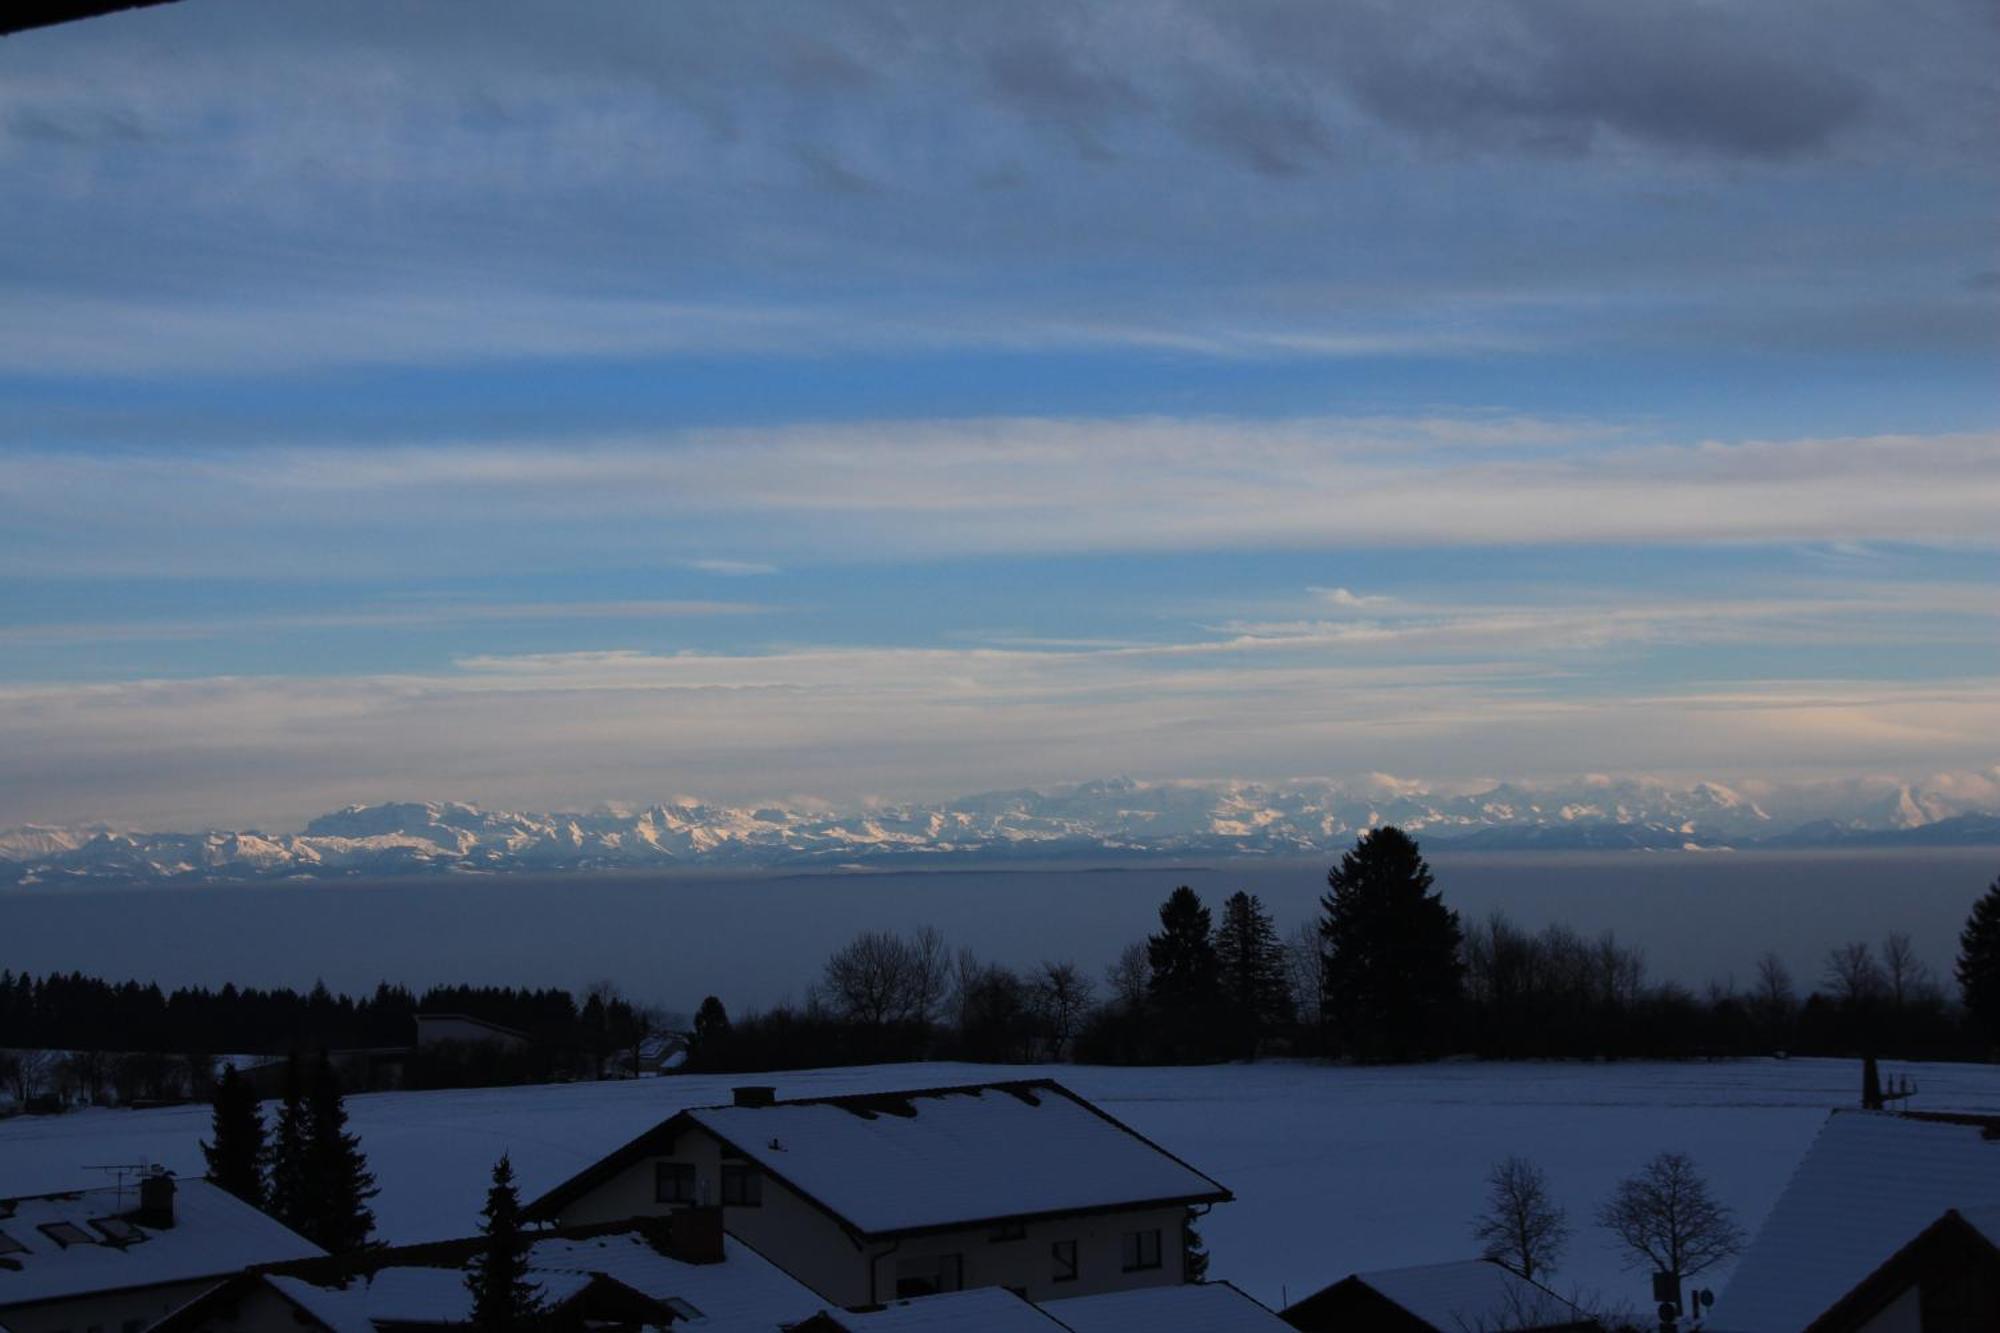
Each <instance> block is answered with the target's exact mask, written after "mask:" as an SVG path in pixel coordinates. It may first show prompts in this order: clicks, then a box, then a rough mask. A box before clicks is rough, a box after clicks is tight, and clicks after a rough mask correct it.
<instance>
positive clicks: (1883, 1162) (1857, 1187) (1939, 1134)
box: [1709, 1111, 2000, 1333]
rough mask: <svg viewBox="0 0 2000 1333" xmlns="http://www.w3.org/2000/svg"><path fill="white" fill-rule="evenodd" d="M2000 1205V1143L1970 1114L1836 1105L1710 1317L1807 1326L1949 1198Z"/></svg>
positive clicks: (1955, 1204) (1728, 1322)
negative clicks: (1940, 1118) (1924, 1115)
mask: <svg viewBox="0 0 2000 1333" xmlns="http://www.w3.org/2000/svg"><path fill="white" fill-rule="evenodd" d="M1996 1203H2000V1143H1997V1142H1993V1141H1990V1140H1987V1139H1986V1138H1984V1137H1983V1134H1982V1130H1981V1128H1980V1127H1979V1126H1978V1125H1974V1124H1941V1123H1933V1122H1930V1121H1925V1120H1918V1119H1912V1118H1910V1117H1907V1116H1900V1115H1895V1114H1891V1113H1888V1112H1882V1111H1836V1112H1834V1113H1833V1114H1832V1115H1831V1116H1829V1117H1828V1118H1827V1122H1826V1124H1825V1125H1824V1126H1822V1127H1821V1129H1820V1132H1819V1136H1818V1137H1817V1138H1815V1139H1814V1140H1813V1143H1812V1146H1811V1147H1810V1148H1808V1149H1807V1150H1806V1155H1805V1158H1804V1160H1803V1161H1801V1162H1800V1163H1799V1166H1798V1169H1797V1170H1796V1171H1794V1172H1793V1173H1792V1179H1791V1183H1790V1184H1788V1185H1787V1186H1786V1187H1785V1192H1784V1193H1783V1194H1781V1195H1779V1196H1778V1202H1777V1203H1776V1204H1774V1205H1773V1206H1772V1208H1771V1214H1770V1216H1769V1217H1768V1218H1766V1219H1765V1221H1764V1225H1763V1228H1762V1229H1761V1230H1760V1231H1758V1233H1757V1237H1756V1239H1755V1240H1753V1241H1752V1242H1751V1243H1750V1246H1749V1248H1748V1249H1746V1250H1745V1251H1744V1252H1743V1258H1742V1260H1741V1262H1739V1263H1738V1265H1737V1267H1736V1273H1735V1276H1734V1277H1733V1278H1732V1279H1731V1280H1730V1283H1729V1286H1728V1288H1727V1289H1726V1290H1724V1292H1723V1293H1722V1296H1721V1298H1720V1299H1719V1300H1717V1302H1716V1305H1715V1314H1714V1316H1713V1317H1712V1318H1711V1320H1710V1322H1709V1326H1710V1327H1711V1328H1713V1329H1716V1330H1727V1331H1728V1333H1781V1331H1782V1333H1791V1331H1792V1330H1796V1329H1801V1328H1804V1327H1805V1326H1806V1325H1807V1324H1809V1323H1811V1322H1812V1321H1813V1320H1814V1319H1816V1318H1818V1317H1819V1315H1820V1314H1821V1313H1822V1312H1824V1311H1825V1310H1826V1309H1828V1308H1829V1307H1830V1306H1832V1305H1833V1303H1834V1302H1835V1301H1837V1300H1839V1299H1840V1298H1841V1297H1842V1296H1843V1295H1845V1294H1846V1293H1847V1292H1848V1291H1849V1290H1850V1289H1851V1288H1852V1287H1853V1286H1854V1285H1855V1284H1856V1283H1857V1282H1859V1281H1861V1279H1862V1278H1864V1277H1866V1276H1867V1275H1868V1274H1870V1273H1872V1272H1874V1271H1875V1270H1876V1269H1877V1268H1879V1267H1880V1266H1881V1265H1882V1263H1883V1262H1884V1261H1885V1260H1887V1259H1888V1258H1889V1256H1890V1255H1892V1254H1894V1253H1895V1252H1896V1251H1897V1250H1899V1249H1901V1248H1902V1247H1903V1246H1904V1245H1906V1244H1908V1243H1909V1242H1910V1241H1911V1240H1912V1239H1913V1238H1914V1237H1915V1236H1916V1235H1917V1234H1918V1233H1919V1232H1921V1231H1922V1230H1923V1229H1924V1228H1925V1227H1927V1226H1929V1225H1930V1224H1931V1223H1933V1222H1935V1221H1937V1220H1938V1218H1939V1217H1941V1216H1943V1215H1944V1213H1945V1210H1947V1209H1950V1208H1960V1209H1965V1208H1968V1207H1970V1208H1976V1209H1980V1210H1981V1211H1982V1213H1983V1212H1984V1210H1985V1209H1987V1208H1988V1207H1989V1206H1991V1205H1994V1204H1996Z"/></svg>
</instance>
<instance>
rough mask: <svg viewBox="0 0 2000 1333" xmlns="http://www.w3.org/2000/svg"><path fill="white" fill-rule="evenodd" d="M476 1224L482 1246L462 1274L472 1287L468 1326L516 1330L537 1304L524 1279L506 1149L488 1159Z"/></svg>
mask: <svg viewBox="0 0 2000 1333" xmlns="http://www.w3.org/2000/svg"><path fill="white" fill-rule="evenodd" d="M481 1216H482V1217H483V1218H484V1219H485V1221H484V1222H483V1223H482V1224H481V1226H480V1230H481V1231H482V1232H484V1233H485V1236H486V1248H485V1249H484V1250H483V1251H482V1252H481V1253H480V1255H479V1256H478V1257H477V1258H475V1259H474V1260H473V1261H472V1264H471V1266H470V1270H469V1271H468V1272H467V1273H466V1275H465V1285H466V1288H467V1289H468V1290H469V1291H471V1292H472V1326H473V1327H474V1328H476V1329H479V1330H480V1333H520V1330H522V1329H525V1328H528V1327H530V1326H531V1325H532V1324H533V1323H534V1321H535V1316H536V1315H537V1314H538V1313H539V1312H540V1309H541V1288H540V1287H539V1286H537V1285H536V1284H535V1283H533V1282H530V1281H529V1280H528V1246H527V1242H526V1241H524V1240H523V1239H522V1237H521V1196H520V1194H519V1192H518V1191H516V1189H515V1188H514V1163H513V1162H512V1161H511V1160H509V1158H508V1156H507V1154H505V1153H502V1154H501V1155H500V1160H499V1161H497V1162H495V1163H494V1164H493V1184H492V1186H491V1188H489V1189H488V1190H487V1191H486V1207H485V1209H484V1211H483V1212H482V1213H481Z"/></svg>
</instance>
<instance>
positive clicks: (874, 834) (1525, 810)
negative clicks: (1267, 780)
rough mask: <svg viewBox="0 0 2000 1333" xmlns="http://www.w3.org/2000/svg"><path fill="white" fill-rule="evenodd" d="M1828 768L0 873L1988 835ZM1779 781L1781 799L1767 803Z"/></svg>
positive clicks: (1175, 801)
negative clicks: (1818, 772)
mask: <svg viewBox="0 0 2000 1333" xmlns="http://www.w3.org/2000/svg"><path fill="white" fill-rule="evenodd" d="M1952 785H1953V787H1954V788H1955V790H1950V791H1947V790H1940V789H1926V788H1922V787H1910V786H1892V787H1883V786H1879V785H1869V784H1847V785H1843V786H1841V787H1839V788H1837V789H1826V788H1821V789H1817V791H1816V793H1815V794H1814V795H1812V796H1810V797H1802V796H1799V795H1798V794H1796V793H1793V794H1790V795H1787V796H1783V797H1782V798H1781V797H1780V796H1778V795H1776V794H1774V795H1773V796H1767V797H1765V798H1764V800H1763V803H1762V804H1760V802H1759V801H1757V800H1752V799H1750V798H1749V797H1748V796H1745V795H1743V794H1742V793H1740V792H1738V791H1736V790H1732V789H1731V788H1729V787H1726V786H1723V785H1722V784H1720V783H1715V782H1696V783H1692V784H1687V785H1671V784H1667V783H1662V782H1656V781H1649V780H1626V779H1609V778H1586V779H1581V780H1579V781H1576V782H1573V783H1568V784H1560V785H1551V786H1525V785H1518V784H1512V783H1502V784H1500V785H1497V786H1494V787H1491V788H1488V789H1486V790H1482V791H1477V792H1472V793H1470V794H1450V793H1445V792H1438V791H1434V790H1431V789H1429V788H1427V787H1425V786H1423V785H1422V784H1419V783H1414V782H1405V781H1399V780H1396V779H1390V778H1373V779H1368V780H1365V781H1361V782H1354V783H1343V782H1334V781H1323V780H1320V781H1300V782H1288V783H1282V784H1257V783H1247V782H1135V781H1133V780H1131V779H1129V778H1114V779H1109V780H1103V781H1096V782H1085V783H1079V784H1076V785H1073V786H1065V787H1060V788H1054V789H1051V790H1048V791H1034V790H1025V789H1024V790H1018V791H1000V792H987V793H983V794H980V795H976V796H967V797H963V798H960V799H958V800H954V801H947V802H943V803H938V804H909V805H881V806H870V807H868V808H866V809H861V810H853V811H847V812H830V811H828V810H827V809H825V808H822V807H808V806H803V805H798V806H758V807H732V806H722V805H711V804H706V803H703V802H699V801H688V800H681V801H674V802H671V803H667V804H660V805H649V806H646V807H644V808H641V809H627V808H610V809H603V810H598V811H594V812H590V813H560V814H533V813H525V812H520V811H505V810H485V809H481V808H479V807H477V806H472V805H464V804H458V803H453V802H422V803H417V802H398V803H393V804H386V805H354V806H348V807H347V808H345V809H342V810H337V811H334V812H333V813H331V814H326V815H321V816H320V817H318V818H317V819H314V820H312V821H311V822H310V823H308V824H307V825H306V827H305V829H304V831H302V832H299V833H281V834H265V833H255V832H205V833H139V832H129V831H121V830H115V829H109V828H55V827H48V826H39V825H37V826H29V827H25V828H17V829H12V830H8V831H5V832H0V883H15V884H54V883H61V882H65V881H76V880H99V881H101V880H121V881H135V880H136V881H161V880H164V881H204V880H244V879H282V878H292V877H333V876H362V875H390V874H404V873H412V872H425V871H458V872H488V873H500V872H506V871H567V870H592V869H617V868H624V869H644V868H665V867H676V866H685V867H717V868H721V867H766V866H811V865H822V866H844V865H854V866H881V865H893V864H896V863H905V864H911V863H915V864H923V863H936V862H942V861H951V860H958V861H1016V860H1024V859H1039V860H1054V859H1098V860H1104V859H1137V858H1143V857H1161V856H1165V857H1178V858H1189V857H1231V856H1260V857H1282V856H1319V855H1325V854H1328V853H1331V852H1335V851H1338V850H1339V849H1340V848H1342V847H1344V846H1346V845H1347V844H1349V843H1350V842H1352V840H1353V838H1354V837H1355V835H1356V834H1357V833H1359V832H1360V831H1362V830H1364V829H1368V828H1372V827H1375V826H1377V825H1382V824H1396V825H1400V826H1401V827H1403V828H1405V829H1408V830H1410V831H1412V832H1414V833H1416V834H1417V835H1418V836H1419V837H1420V838H1422V840H1423V841H1424V843H1425V845H1426V846H1427V847H1430V848H1432V849H1434V850H1449V849H1477V850H1507V849H1541V850H1557V849H1574V848H1630V849H1647V850H1696V849H1704V850H1705V849H1717V848H1734V847H1756V846H1783V847H1808V846H1857V845H1878V844H1885V843H1887V844H1896V843H1917V844H1928V845H2000V815H1996V814H1995V813H1993V810H1992V808H1991V805H1990V803H1989V804H1987V805H1981V804H1979V803H1978V802H1979V800H1980V798H1982V797H1984V796H1986V795H1987V794H1988V792H1989V790H1990V789H1991V788H1992V784H1991V783H1990V782H1989V780H1988V778H1987V777H1986V775H1979V776H1978V777H1977V778H1976V780H1975V782H1974V784H1973V786H1972V789H1971V790H1970V792H1968V791H1967V790H1966V789H1965V785H1964V784H1962V783H1961V784H1952ZM1780 799H1782V800H1783V805H1782V807H1780V808H1782V809H1783V810H1784V813H1782V814H1776V815H1774V814H1773V813H1772V811H1771V809H1770V808H1767V807H1771V806H1773V805H1774V804H1775V803H1776V802H1777V801H1779V800H1780Z"/></svg>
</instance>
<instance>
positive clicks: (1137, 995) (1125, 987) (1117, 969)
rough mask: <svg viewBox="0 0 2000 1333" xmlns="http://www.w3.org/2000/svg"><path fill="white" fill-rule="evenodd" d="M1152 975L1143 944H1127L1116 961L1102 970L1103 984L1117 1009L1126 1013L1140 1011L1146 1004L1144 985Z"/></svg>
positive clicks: (1151, 968)
mask: <svg viewBox="0 0 2000 1333" xmlns="http://www.w3.org/2000/svg"><path fill="white" fill-rule="evenodd" d="M1152 975H1153V967H1152V964H1151V963H1150V962H1148V961H1147V959H1146V946H1145V945H1144V944H1138V943H1134V944H1128V945H1126V946H1125V950H1124V952H1123V953H1121V954H1119V955H1118V961H1116V962H1114V963H1113V964H1111V966H1110V967H1108V968H1106V969H1105V970H1104V980H1105V984H1106V985H1108V986H1110V988H1111V994H1112V997H1113V998H1114V1000H1115V1001H1116V1003H1117V1005H1118V1007H1119V1008H1121V1009H1124V1010H1125V1011H1126V1012H1128V1013H1130V1012H1134V1011H1136V1010H1139V1009H1142V1008H1144V1007H1145V1004H1146V983H1147V982H1148V981H1149V980H1150V979H1151V977H1152Z"/></svg>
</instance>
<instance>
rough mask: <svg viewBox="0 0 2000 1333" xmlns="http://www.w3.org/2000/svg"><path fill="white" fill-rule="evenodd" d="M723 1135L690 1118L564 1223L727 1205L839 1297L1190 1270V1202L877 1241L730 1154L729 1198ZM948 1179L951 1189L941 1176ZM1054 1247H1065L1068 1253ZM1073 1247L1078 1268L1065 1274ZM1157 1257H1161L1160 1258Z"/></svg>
mask: <svg viewBox="0 0 2000 1333" xmlns="http://www.w3.org/2000/svg"><path fill="white" fill-rule="evenodd" d="M725 1151H726V1150H725V1149H724V1147H723V1145H722V1144H721V1143H720V1142H719V1141H718V1140H717V1139H715V1138H714V1137H713V1136H711V1135H709V1134H707V1133H706V1132H704V1131H702V1130H701V1129H699V1128H698V1127H694V1126H689V1127H688V1128H687V1129H686V1130H685V1131H683V1133H682V1134H681V1135H680V1137H679V1139H678V1140H677V1141H676V1142H675V1143H674V1145H673V1147H672V1150H671V1151H668V1152H663V1153H661V1154H659V1155H657V1156H649V1157H646V1158H644V1159H642V1160H640V1161H637V1162H634V1163H631V1164H630V1165H628V1166H626V1167H625V1168H624V1169H623V1170H622V1171H620V1172H619V1173H618V1174H617V1175H615V1176H614V1177H612V1178H611V1179H609V1180H607V1181H606V1182H604V1183H603V1184H601V1185H600V1186H598V1187H597V1188H596V1189H594V1190H592V1191H591V1192H590V1193H589V1194H587V1195H585V1196H584V1197H582V1198H580V1199H578V1200H576V1201H575V1202H574V1203H573V1204H571V1205H570V1206H569V1207H567V1208H565V1209H564V1210H563V1211H562V1212H561V1213H560V1214H559V1218H558V1220H559V1221H560V1223H561V1224H562V1225H563V1226H581V1225H589V1224H592V1223H599V1222H611V1221H617V1220H620V1219H623V1218H627V1217H634V1216H649V1215H652V1216H658V1215H664V1214H666V1213H669V1212H671V1211H672V1210H673V1209H674V1208H675V1207H676V1206H680V1205H681V1204H682V1203H683V1202H685V1203H696V1202H711V1203H720V1204H721V1207H722V1215H723V1226H724V1228H725V1229H726V1230H727V1231H728V1232H729V1234H730V1235H732V1236H736V1237H738V1238H740V1239H741V1240H743V1241H744V1242H746V1243H747V1244H749V1245H751V1246H753V1247H754V1248H756V1249H757V1250H758V1251H760V1252H762V1253H763V1254H764V1255H766V1256H767V1257H768V1258H770V1259H771V1261H772V1262H774V1263H776V1264H777V1265H778V1266H779V1267H781V1268H783V1269H784V1270H785V1271H786V1272H788V1273H790V1274H791V1275H792V1276H794V1277H796V1278H797V1279H798V1280H799V1281H801V1282H803V1283H805V1284H806V1285H807V1286H809V1287H811V1288H812V1289H813V1290H814V1291H816V1292H818V1293H819V1294H820V1295H821V1296H822V1297H824V1298H825V1299H826V1300H827V1301H829V1302H831V1303H833V1304H835V1305H867V1304H873V1303H876V1302H879V1301H885V1300H889V1299H892V1298H894V1297H896V1296H899V1295H902V1296H908V1295H919V1294H922V1293H921V1292H919V1291H917V1290H916V1289H915V1287H914V1286H913V1285H912V1284H915V1283H921V1282H923V1281H924V1280H925V1277H926V1275H927V1274H928V1275H934V1276H932V1277H931V1279H930V1280H931V1282H932V1283H933V1284H937V1285H933V1286H932V1289H934V1290H957V1289H963V1288H970V1287H987V1286H998V1287H1011V1288H1014V1289H1015V1290H1017V1291H1020V1292H1022V1293H1023V1294H1024V1295H1026V1296H1027V1297H1028V1299H1029V1300H1032V1301H1043V1300H1053V1299H1058V1298H1061V1297H1064V1296H1083V1295H1091V1294H1095V1293H1099V1292H1107V1291H1128V1290H1131V1289H1133V1288H1137V1287H1153V1286H1164V1285H1170V1284H1174V1283H1179V1282H1182V1281H1184V1280H1185V1277H1186V1274H1185V1272H1184V1269H1183V1259H1184V1255H1183V1252H1182V1241H1181V1226H1182V1223H1183V1221H1184V1219H1185V1218H1186V1216H1187V1210H1186V1209H1185V1208H1183V1207H1179V1206H1173V1207H1162V1208H1150V1209H1132V1210H1116V1211H1102V1212H1088V1213H1079V1214H1074V1215H1070V1216H1067V1217H1054V1218H1043V1219H1036V1220H1032V1221H1027V1222H1024V1223H1021V1224H1019V1225H1018V1226H1011V1227H1010V1226H997V1225H986V1224H982V1225H979V1226H973V1227H959V1228H947V1229H941V1230H937V1231H928V1232H926V1233H924V1234H921V1235H911V1236H902V1237H897V1238H893V1239H885V1240H879V1241H869V1240H864V1239H862V1238H858V1237H857V1236H856V1235H855V1234H854V1233H853V1232H852V1231H851V1230H849V1229H848V1228H846V1227H844V1226H842V1225H841V1223H840V1221H838V1220H837V1219H835V1218H834V1217H833V1216H831V1215H830V1214H829V1213H828V1212H827V1211H826V1210H825V1209H823V1208H821V1207H820V1206H819V1205H817V1204H815V1203H812V1202H810V1201H809V1200H807V1199H805V1198H804V1197H802V1196H801V1195H799V1194H798V1193H796V1192H795V1191H793V1190H792V1189H791V1188H790V1187H788V1186H787V1185H786V1184H785V1183H784V1182H782V1181H780V1180H778V1179H776V1178H775V1177H772V1176H771V1175H769V1174H768V1173H766V1172H763V1171H762V1170H761V1169H760V1168H759V1167H757V1165H756V1164H755V1163H750V1162H743V1161H731V1162H729V1163H728V1165H729V1166H730V1168H731V1170H732V1173H735V1172H736V1171H739V1170H740V1171H743V1172H748V1173H754V1175H755V1178H756V1181H757V1184H756V1185H755V1187H754V1188H755V1190H756V1193H757V1198H758V1202H756V1203H755V1204H745V1203H731V1202H730V1201H729V1200H728V1199H727V1198H725V1197H724V1195H723V1184H722V1175H723V1168H724V1165H725V1161H724V1153H725ZM672 1165H679V1166H685V1167H691V1168H692V1171H693V1177H694V1184H693V1197H692V1198H689V1199H687V1200H685V1201H682V1200H676V1199H672V1198H662V1197H660V1196H661V1195H662V1194H663V1193H669V1194H670V1193H671V1190H670V1189H668V1190H663V1189H662V1188H661V1186H662V1181H663V1178H664V1177H663V1173H662V1170H661V1168H662V1167H664V1166H672ZM941 1188H947V1189H948V1188H949V1186H948V1185H941ZM1131 1236H1141V1237H1147V1238H1150V1239H1149V1241H1146V1242H1141V1243H1140V1246H1139V1248H1140V1249H1141V1250H1142V1253H1141V1254H1140V1255H1139V1256H1138V1258H1139V1259H1140V1260H1141V1261H1142V1262H1144V1263H1145V1264H1146V1265H1147V1266H1144V1267H1132V1268H1128V1267H1127V1262H1126V1261H1127V1259H1128V1257H1131V1256H1129V1255H1128V1253H1127V1248H1128V1240H1127V1238H1128V1237H1131ZM1057 1246H1063V1247H1065V1248H1064V1251H1063V1254H1062V1256H1061V1257H1059V1256H1058V1253H1057V1248H1056V1247H1057ZM1070 1246H1074V1252H1075V1260H1076V1262H1075V1265H1074V1275H1073V1276H1066V1275H1065V1274H1066V1273H1067V1271H1068V1269H1069V1268H1070V1265H1069V1264H1068V1263H1067V1262H1066V1259H1067V1256H1068V1252H1069V1251H1068V1247H1070ZM1155 1259H1157V1262H1156V1263H1155V1262H1153V1260H1155Z"/></svg>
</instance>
